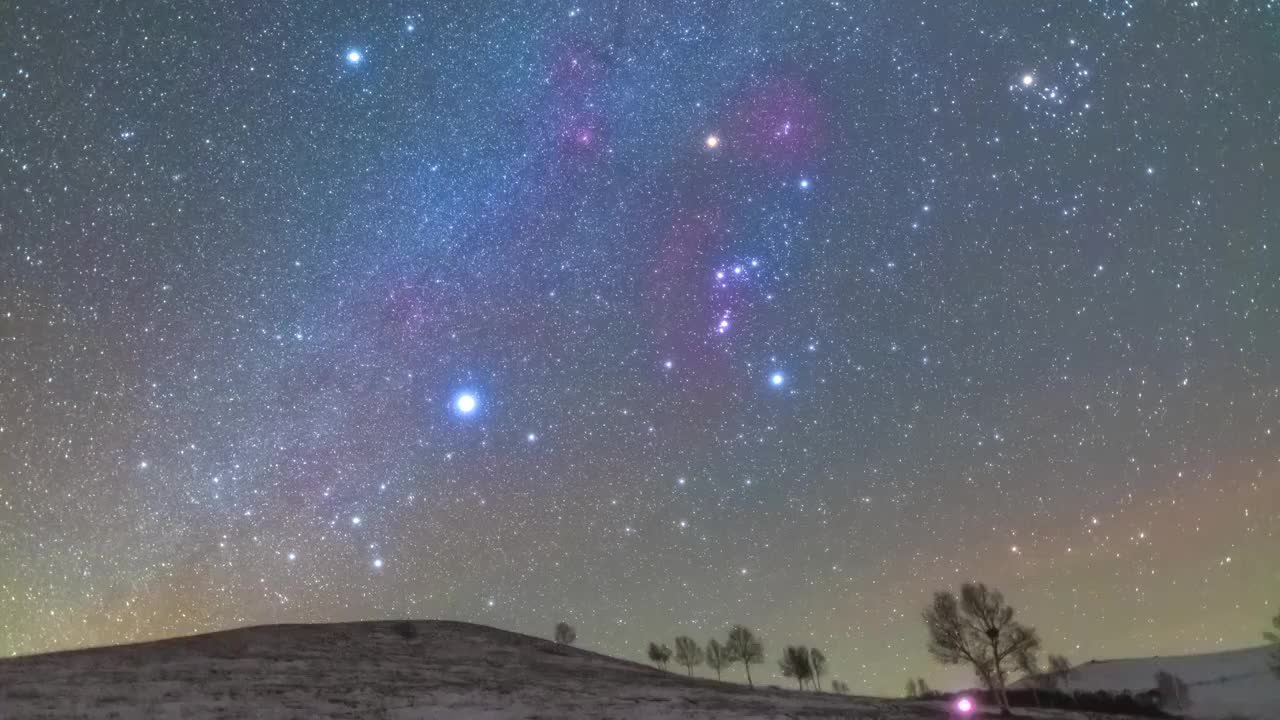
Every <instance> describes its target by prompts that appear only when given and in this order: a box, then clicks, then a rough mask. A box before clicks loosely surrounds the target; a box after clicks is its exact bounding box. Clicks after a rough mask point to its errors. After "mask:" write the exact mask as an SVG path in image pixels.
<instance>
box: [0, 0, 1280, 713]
mask: <svg viewBox="0 0 1280 720" xmlns="http://www.w3.org/2000/svg"><path fill="white" fill-rule="evenodd" d="M1065 5H1066V7H1058V8H1052V7H1050V6H1049V4H1044V5H1043V6H1037V5H1032V4H1030V3H1026V4H1024V3H989V2H960V1H958V0H938V1H937V2H932V3H912V2H906V1H905V0H903V1H900V0H885V1H883V2H856V1H855V0H841V1H839V2H835V1H831V2H819V1H818V0H805V1H801V0H792V1H788V2H782V1H778V2H772V3H748V2H741V3H738V2H707V3H692V2H642V1H634V2H633V1H630V0H615V1H613V2H583V3H581V4H579V5H573V4H563V3H547V2H528V3H525V2H519V3H516V2H507V1H503V2H471V1H470V0H468V1H467V2H457V3H425V2H398V1H394V0H384V1H382V2H377V3H358V2H345V1H344V2H303V1H302V0H282V1H280V2H220V3H201V2H191V3H185V2H177V1H176V0H175V1H171V2H149V3H95V2H52V1H50V0H10V2H6V3H4V4H3V7H0V653H3V654H10V653H32V652H40V651H45V650H50V649H55V648H69V647H79V646H85V645H95V644H104V643H118V642H125V641H133V640H140V639H147V638H155V637H161V636H169V635H176V634H187V633H192V632H198V631H208V630H214V629H221V628H227V627H232V626H237V625H243V624H259V623H277V622H297V621H308V622H310V621H341V620H352V619H373V618H388V617H405V616H411V617H415V618H452V619H461V620H468V621H473V622H480V623H485V624H490V625H496V626H499V627H504V628H510V629H514V630H519V631H523V632H529V633H533V634H539V635H543V636H547V635H549V634H550V632H551V629H552V625H553V623H554V622H555V621H557V620H562V619H563V620H568V621H569V622H571V623H573V624H574V625H576V626H577V628H578V635H579V638H580V644H581V645H583V646H585V647H588V648H591V649H595V650H600V651H604V652H608V653H612V654H617V655H621V656H624V657H628V658H632V659H642V658H643V649H644V647H645V645H646V644H647V643H648V641H650V640H651V639H661V638H666V639H667V641H668V642H670V639H671V638H672V637H674V636H675V635H676V634H680V633H688V634H691V635H693V636H694V637H696V638H698V639H699V640H701V641H705V640H706V639H707V638H709V637H711V636H713V635H719V636H723V634H724V632H725V630H726V629H727V627H728V626H729V624H731V623H734V622H742V623H745V624H748V625H750V626H752V627H754V628H756V629H757V630H758V631H759V633H760V634H761V636H762V637H763V639H764V641H765V644H766V649H767V652H768V657H769V659H768V661H767V664H766V665H764V666H763V668H762V669H763V672H762V673H760V674H762V675H768V674H770V673H773V674H774V676H775V677H776V674H777V670H776V662H775V659H776V657H777V651H778V650H779V649H780V648H781V646H782V645H784V644H786V643H806V644H811V645H817V646H819V647H822V648H824V649H825V650H826V652H827V655H828V656H829V657H830V665H831V671H832V674H833V675H834V676H835V677H838V678H841V679H844V680H846V681H847V682H849V683H850V685H851V686H852V687H853V689H854V690H855V691H862V692H878V693H899V692H901V688H902V686H903V684H904V682H905V680H906V678H907V676H908V675H911V676H915V675H923V676H925V677H926V678H928V679H929V680H930V681H931V682H932V683H933V684H934V685H944V684H946V683H949V682H967V681H969V680H970V678H971V675H970V674H969V673H968V672H967V671H964V670H943V669H941V668H939V667H937V666H935V665H933V664H932V663H931V661H930V660H929V658H928V656H927V655H926V652H925V632H924V628H923V625H922V623H921V621H920V612H921V610H922V609H923V607H924V606H925V605H926V603H927V602H928V601H929V595H930V593H931V592H932V591H933V590H935V589H938V588H942V587H953V588H954V587H956V586H958V584H959V583H960V582H961V581H963V580H967V579H981V580H985V581H987V582H988V583H991V584H994V585H996V586H998V587H1000V588H1001V589H1003V590H1004V591H1005V593H1006V595H1007V596H1008V597H1009V599H1010V600H1011V601H1012V602H1013V603H1014V604H1015V605H1016V606H1017V607H1018V608H1019V609H1020V610H1021V613H1022V617H1023V619H1024V620H1025V621H1026V622H1028V623H1030V624H1033V625H1035V626H1037V627H1038V628H1039V629H1040V632H1041V634H1042V636H1043V637H1044V641H1045V646H1046V649H1048V650H1051V651H1055V652H1063V653H1065V654H1066V655H1068V656H1069V657H1070V658H1071V659H1072V660H1073V661H1084V660H1088V659H1090V658H1101V657H1108V656H1125V655H1149V654H1172V653H1179V652H1192V651H1205V650H1214V649H1226V648H1231V647H1239V646H1246V645H1253V644H1257V643H1258V642H1260V641H1261V638H1260V633H1261V631H1262V630H1263V629H1264V627H1265V625H1266V621H1267V618H1269V617H1271V616H1273V615H1274V614H1275V613H1276V611H1277V603H1280V562H1277V557H1278V556H1280V237H1278V233H1280V81H1278V80H1277V78H1280V4H1277V3H1276V2H1240V3H1226V2H1213V1H1210V2H1205V1H1204V0H1201V1H1200V2H1198V3H1197V2H1194V1H1191V0H1185V1H1184V0H1179V1H1178V2H1168V3H1156V2H1151V3H1130V2H1105V1H1102V2H1092V3H1086V2H1074V3H1067V4H1065ZM703 672H706V671H705V670H704V671H703ZM729 677H731V678H734V679H737V678H738V677H739V674H737V673H732V672H731V673H730V674H729ZM778 681H780V678H779V679H778Z"/></svg>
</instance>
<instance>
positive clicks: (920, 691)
mask: <svg viewBox="0 0 1280 720" xmlns="http://www.w3.org/2000/svg"><path fill="white" fill-rule="evenodd" d="M931 692H933V691H932V690H930V689H929V685H928V683H926V682H925V681H924V678H916V694H917V695H919V696H920V697H925V696H927V695H928V694H929V693H931Z"/></svg>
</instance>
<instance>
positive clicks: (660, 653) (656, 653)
mask: <svg viewBox="0 0 1280 720" xmlns="http://www.w3.org/2000/svg"><path fill="white" fill-rule="evenodd" d="M649 660H650V661H652V662H653V663H654V664H655V665H657V666H658V667H660V668H662V669H663V670H666V669H667V663H669V662H671V648H669V647H667V646H666V644H665V643H664V644H662V645H659V644H658V643H649Z"/></svg>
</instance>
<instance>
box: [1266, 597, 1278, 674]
mask: <svg viewBox="0 0 1280 720" xmlns="http://www.w3.org/2000/svg"><path fill="white" fill-rule="evenodd" d="M1271 626H1272V627H1274V628H1275V629H1276V631H1275V632H1270V631H1268V632H1264V633H1262V637H1264V638H1266V640H1267V642H1269V643H1271V655H1270V657H1269V658H1268V659H1267V661H1268V662H1267V664H1268V665H1270V666H1271V672H1273V673H1275V674H1276V675H1277V676H1280V613H1276V616H1275V617H1273V618H1271Z"/></svg>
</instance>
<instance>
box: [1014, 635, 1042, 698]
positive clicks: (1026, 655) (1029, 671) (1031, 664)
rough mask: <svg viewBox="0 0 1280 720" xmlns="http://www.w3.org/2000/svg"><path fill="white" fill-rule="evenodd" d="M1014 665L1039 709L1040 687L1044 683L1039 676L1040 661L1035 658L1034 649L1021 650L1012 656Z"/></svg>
mask: <svg viewBox="0 0 1280 720" xmlns="http://www.w3.org/2000/svg"><path fill="white" fill-rule="evenodd" d="M1013 662H1014V665H1015V666H1016V667H1017V668H1018V671H1019V672H1021V673H1022V674H1023V675H1025V676H1026V678H1027V686H1028V687H1030V688H1031V697H1033V698H1035V700H1036V707H1040V687H1041V686H1042V685H1043V684H1044V683H1045V678H1044V677H1043V676H1042V675H1041V674H1040V660H1039V659H1038V658H1037V657H1036V653H1035V649H1034V648H1033V649H1031V650H1027V649H1025V648H1024V649H1022V650H1019V651H1018V652H1017V653H1015V654H1014V657H1013Z"/></svg>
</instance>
